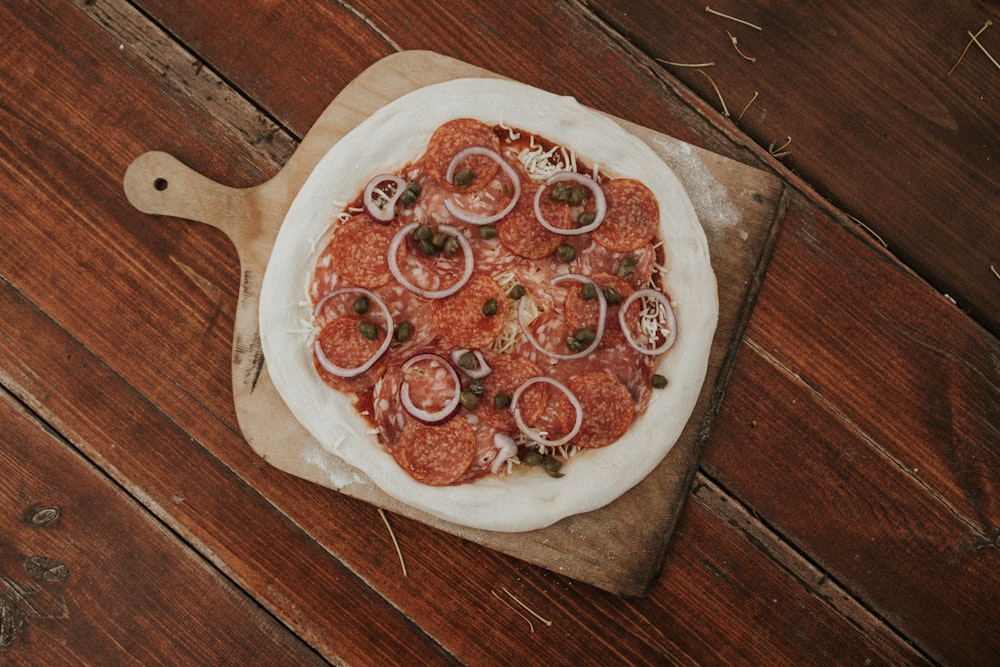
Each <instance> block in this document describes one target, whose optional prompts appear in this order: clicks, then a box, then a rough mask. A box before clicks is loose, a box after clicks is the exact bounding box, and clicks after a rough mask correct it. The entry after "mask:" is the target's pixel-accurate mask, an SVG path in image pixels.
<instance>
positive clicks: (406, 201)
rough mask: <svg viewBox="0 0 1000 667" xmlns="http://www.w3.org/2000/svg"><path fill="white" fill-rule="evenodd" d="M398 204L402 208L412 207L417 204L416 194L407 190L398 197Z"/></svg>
mask: <svg viewBox="0 0 1000 667" xmlns="http://www.w3.org/2000/svg"><path fill="white" fill-rule="evenodd" d="M399 203H400V204H402V205H403V206H413V205H414V204H416V203H417V193H416V192H414V191H413V190H410V189H409V188H407V189H406V190H403V192H401V193H400V195H399Z"/></svg>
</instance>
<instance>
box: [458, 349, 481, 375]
mask: <svg viewBox="0 0 1000 667" xmlns="http://www.w3.org/2000/svg"><path fill="white" fill-rule="evenodd" d="M458 365H459V366H460V367H461V368H464V369H465V370H467V371H474V370H476V369H477V368H479V360H478V359H476V355H475V354H473V353H472V352H463V353H462V354H461V355H459V357H458Z"/></svg>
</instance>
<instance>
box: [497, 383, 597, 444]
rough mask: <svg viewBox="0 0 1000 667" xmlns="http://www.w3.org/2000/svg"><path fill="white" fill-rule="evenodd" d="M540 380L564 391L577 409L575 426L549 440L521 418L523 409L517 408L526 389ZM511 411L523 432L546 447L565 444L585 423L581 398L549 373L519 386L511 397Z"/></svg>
mask: <svg viewBox="0 0 1000 667" xmlns="http://www.w3.org/2000/svg"><path fill="white" fill-rule="evenodd" d="M539 382H544V383H546V384H550V385H552V386H553V387H555V388H556V389H558V390H559V391H561V392H562V393H564V394H565V395H566V398H568V399H569V402H570V403H571V404H572V405H573V409H574V410H576V422H575V423H574V424H573V428H572V429H571V430H570V432H569V433H567V434H566V435H564V436H563V437H561V438H558V439H556V440H549V439H548V438H546V437H545V436H543V435H541V434H539V433H538V431H536V430H534V429H533V428H531V427H530V426H528V425H527V424H525V423H524V419H522V418H521V411H520V410H518V409H517V401H518V399H519V398H521V394H522V393H523V392H524V390H525V389H527V388H528V387H530V386H532V385H535V384H538V383H539ZM510 411H511V412H512V413H513V414H514V421H515V422H517V427H518V428H519V429H521V433H523V434H524V435H526V436H527V437H529V438H531V439H532V440H534V441H535V442H537V443H538V444H540V445H545V446H546V447H558V446H559V445H565V444H566V443H567V442H569V441H570V440H572V439H573V438H574V437H576V434H577V433H579V432H580V426H582V425H583V406H582V405H580V399H578V398H577V397H576V394H574V393H573V392H572V391H571V390H570V388H569V387H567V386H566V385H564V384H563V383H562V382H560V381H559V380H556V379H554V378H550V377H548V376H547V375H539V376H537V377H533V378H531V379H530V380H527V381H526V382H524V383H523V384H522V385H521V386H520V387H518V388H517V389H516V390H515V391H514V395H513V396H512V397H511V399H510Z"/></svg>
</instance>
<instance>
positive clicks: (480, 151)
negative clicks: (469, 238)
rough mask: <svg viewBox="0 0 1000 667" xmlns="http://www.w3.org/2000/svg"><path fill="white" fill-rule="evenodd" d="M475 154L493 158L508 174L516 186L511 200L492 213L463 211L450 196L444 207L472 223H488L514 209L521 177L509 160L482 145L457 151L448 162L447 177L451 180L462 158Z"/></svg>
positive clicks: (463, 220)
mask: <svg viewBox="0 0 1000 667" xmlns="http://www.w3.org/2000/svg"><path fill="white" fill-rule="evenodd" d="M474 155H479V156H482V157H486V158H489V159H491V160H493V161H494V162H496V163H497V164H498V165H500V168H501V169H502V170H503V172H504V173H505V174H507V178H509V179H510V181H511V183H512V184H513V186H514V192H513V193H512V194H511V197H510V202H508V203H507V205H506V206H504V207H503V208H502V209H500V210H499V211H497V212H496V213H494V214H492V215H479V214H476V213H469V212H468V211H463V210H462V209H461V208H459V207H458V205H457V204H455V201H454V199H452V198H450V197H449V198H448V199H446V200H445V202H444V207H445V208H446V209H448V212H449V213H451V214H452V215H453V216H455V217H456V218H458V219H459V220H461V221H462V222H467V223H469V224H470V225H488V224H490V223H493V222H496V221H497V220H499V219H501V218H502V217H504V216H505V215H507V214H508V213H510V212H511V211H512V210H513V209H514V206H515V205H516V204H517V200H518V199H520V197H521V179H520V178H519V177H518V175H517V172H516V171H514V168H513V167H511V166H510V165H509V164H507V161H506V160H504V159H503V156H501V155H500V154H499V153H497V152H496V151H494V150H490V149H489V148H484V147H482V146H470V147H469V148H465V149H463V150H460V151H459V152H458V153H456V154H455V157H453V158H452V160H451V162H450V163H449V164H448V171H447V172H446V173H445V178H446V179H447V180H448V181H449V182H451V180H452V176H453V175H454V172H455V168H456V167H457V166H458V165H459V164H460V163H461V162H462V160H464V159H465V158H467V157H472V156H474Z"/></svg>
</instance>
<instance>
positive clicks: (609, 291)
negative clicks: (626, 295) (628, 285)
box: [601, 285, 622, 306]
mask: <svg viewBox="0 0 1000 667" xmlns="http://www.w3.org/2000/svg"><path fill="white" fill-rule="evenodd" d="M601 291H602V292H604V300H605V301H607V302H608V305H611V306H616V305H618V304H619V303H621V302H622V293H621V292H619V291H618V290H616V289H615V288H614V287H612V286H611V285H607V286H605V287H603V288H601Z"/></svg>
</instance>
